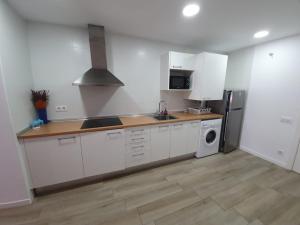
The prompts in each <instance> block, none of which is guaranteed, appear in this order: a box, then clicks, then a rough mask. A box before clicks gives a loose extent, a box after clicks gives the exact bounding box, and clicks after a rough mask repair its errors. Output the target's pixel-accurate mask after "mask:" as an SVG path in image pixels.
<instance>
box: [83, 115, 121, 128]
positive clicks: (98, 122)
mask: <svg viewBox="0 0 300 225" xmlns="http://www.w3.org/2000/svg"><path fill="white" fill-rule="evenodd" d="M118 125H123V124H122V122H121V120H120V118H119V117H105V118H92V119H87V120H85V121H84V122H83V123H82V125H81V128H80V129H88V128H97V127H110V126H118Z"/></svg>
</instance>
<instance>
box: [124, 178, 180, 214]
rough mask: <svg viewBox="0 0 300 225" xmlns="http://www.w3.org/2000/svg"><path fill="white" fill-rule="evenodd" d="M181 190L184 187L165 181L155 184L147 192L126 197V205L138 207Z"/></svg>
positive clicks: (128, 207) (130, 207)
mask: <svg viewBox="0 0 300 225" xmlns="http://www.w3.org/2000/svg"><path fill="white" fill-rule="evenodd" d="M180 191H182V188H181V187H180V186H179V185H177V184H176V183H170V182H165V183H163V184H160V185H157V186H153V187H152V188H151V189H149V190H148V191H147V192H143V193H139V194H136V195H134V196H132V197H129V198H128V199H126V206H127V209H133V208H137V207H139V206H142V205H145V204H147V203H150V202H153V201H156V200H159V199H161V198H164V197H167V196H169V195H173V194H175V193H177V192H180Z"/></svg>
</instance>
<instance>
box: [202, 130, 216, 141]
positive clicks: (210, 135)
mask: <svg viewBox="0 0 300 225" xmlns="http://www.w3.org/2000/svg"><path fill="white" fill-rule="evenodd" d="M217 135H218V134H217V131H216V129H213V128H211V129H208V130H207V131H206V132H205V134H204V140H205V144H206V145H213V144H215V143H216V141H217Z"/></svg>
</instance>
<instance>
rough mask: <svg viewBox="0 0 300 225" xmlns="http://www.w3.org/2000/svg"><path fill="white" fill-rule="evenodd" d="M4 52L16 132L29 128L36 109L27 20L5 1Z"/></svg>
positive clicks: (0, 47)
mask: <svg viewBox="0 0 300 225" xmlns="http://www.w3.org/2000/svg"><path fill="white" fill-rule="evenodd" d="M0 27H1V29H0V54H1V57H2V70H3V76H4V80H5V87H6V91H7V98H8V103H9V106H10V109H11V113H12V118H13V125H14V128H15V131H17V132H18V131H20V130H23V129H24V128H27V127H28V126H29V124H30V122H31V121H32V119H33V116H34V111H33V107H32V104H31V102H30V89H31V88H32V87H33V80H32V75H31V65H30V57H29V50H28V41H27V27H26V23H25V22H24V21H23V20H22V19H21V18H20V17H19V16H18V15H16V13H15V12H14V11H12V9H11V8H10V7H9V6H7V5H6V3H4V2H3V1H1V8H0Z"/></svg>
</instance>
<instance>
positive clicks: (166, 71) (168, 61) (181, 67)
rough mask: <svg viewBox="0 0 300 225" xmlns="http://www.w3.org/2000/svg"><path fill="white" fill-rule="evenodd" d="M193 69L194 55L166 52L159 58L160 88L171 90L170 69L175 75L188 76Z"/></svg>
mask: <svg viewBox="0 0 300 225" xmlns="http://www.w3.org/2000/svg"><path fill="white" fill-rule="evenodd" d="M194 69H195V55H194V54H189V53H182V52H167V53H166V54H163V55H161V60H160V89H161V90H171V89H172V88H170V76H171V71H173V72H175V73H176V76H190V75H191V74H192V71H193V70H194ZM180 90H184V89H180Z"/></svg>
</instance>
